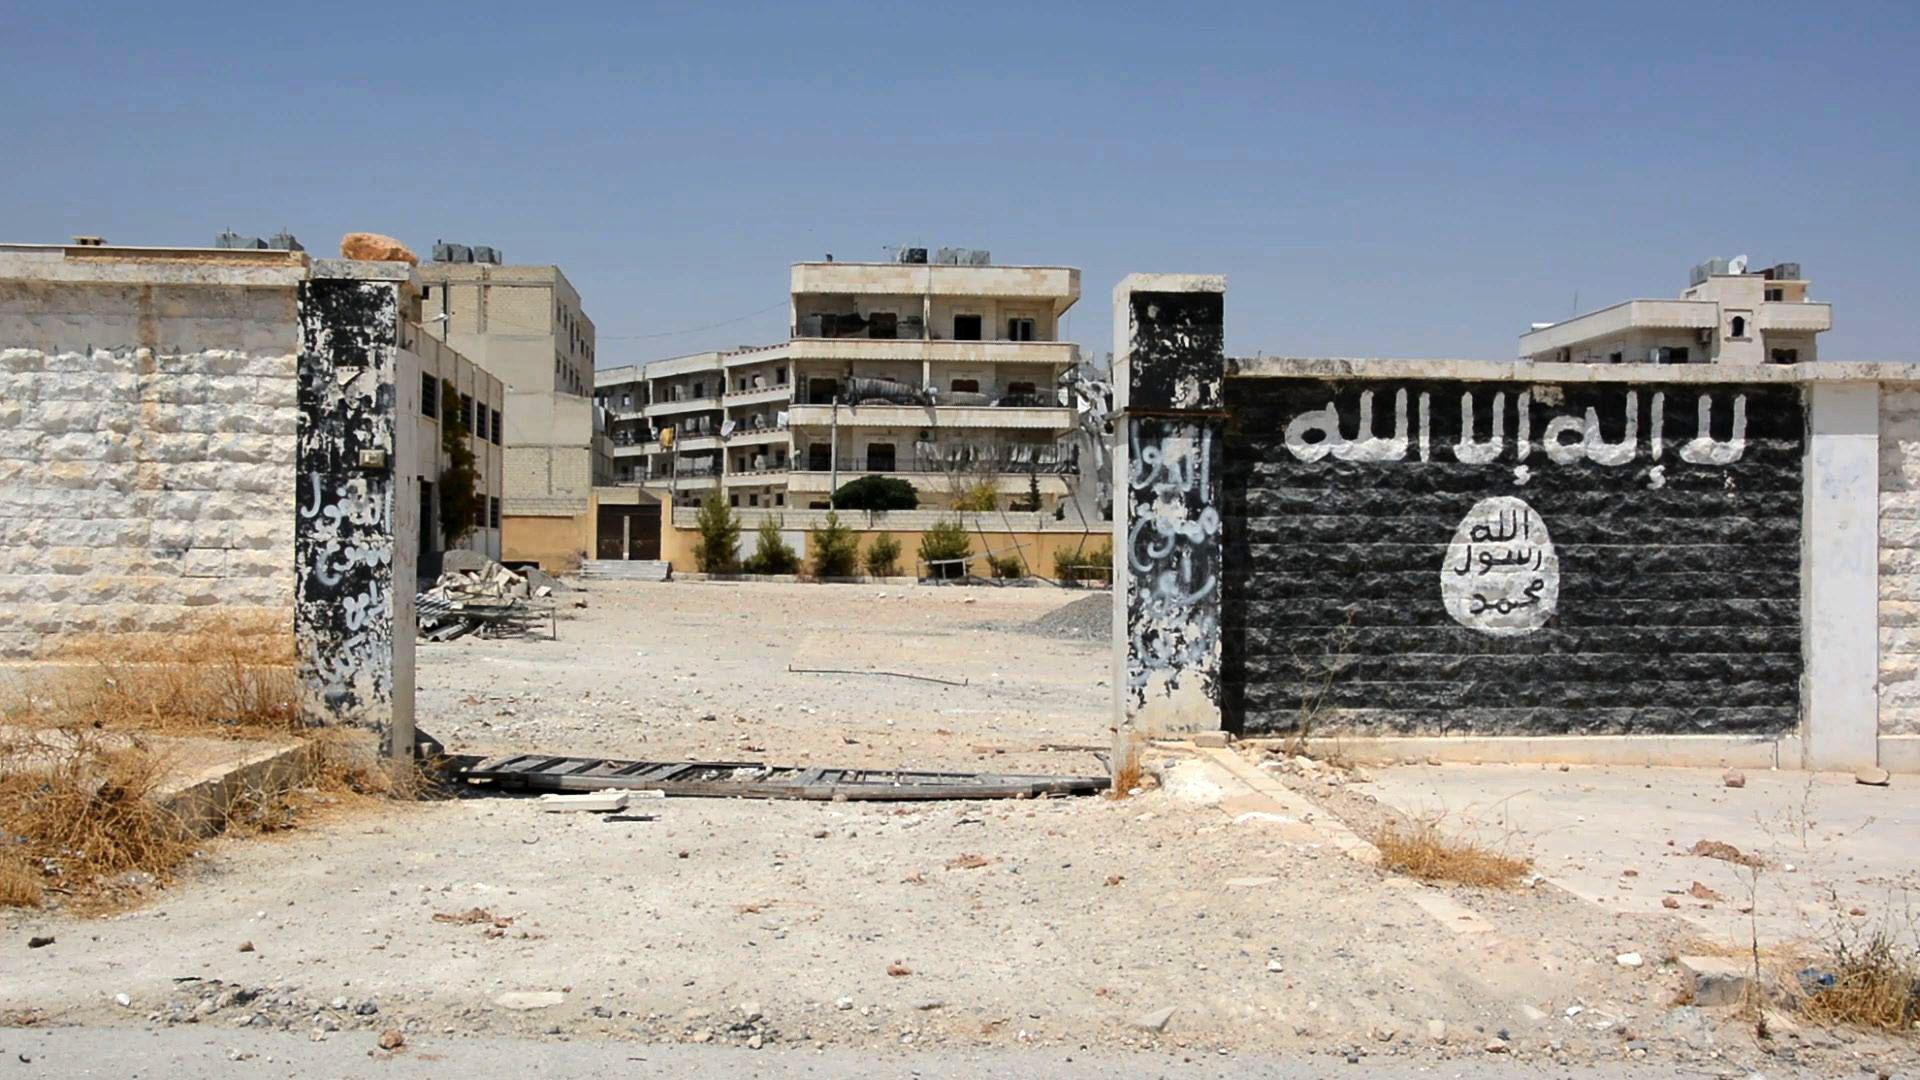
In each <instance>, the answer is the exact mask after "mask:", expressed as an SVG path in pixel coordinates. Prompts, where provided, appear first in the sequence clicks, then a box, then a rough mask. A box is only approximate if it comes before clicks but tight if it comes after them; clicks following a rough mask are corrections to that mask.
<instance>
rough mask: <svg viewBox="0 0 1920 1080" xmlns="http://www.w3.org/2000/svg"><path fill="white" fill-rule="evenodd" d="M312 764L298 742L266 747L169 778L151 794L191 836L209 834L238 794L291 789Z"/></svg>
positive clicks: (303, 779)
mask: <svg viewBox="0 0 1920 1080" xmlns="http://www.w3.org/2000/svg"><path fill="white" fill-rule="evenodd" d="M313 766H314V754H313V753H312V751H311V750H310V749H309V748H308V747H307V746H306V745H304V744H301V743H291V744H288V745H286V746H272V747H268V748H266V749H264V750H256V751H253V752H252V753H249V754H247V755H245V756H244V757H241V758H239V759H237V760H234V761H228V762H223V763H221V764H218V765H213V766H209V767H208V768H206V769H203V770H201V771H200V772H199V773H198V774H196V775H193V776H189V777H184V778H182V779H180V780H177V781H174V782H173V783H170V784H168V785H167V786H165V787H163V788H161V789H160V790H159V791H157V792H155V793H154V798H155V800H156V801H157V802H159V804H160V805H161V806H162V807H164V808H166V809H167V810H169V811H171V812H172V813H173V814H174V815H175V816H176V817H178V818H179V819H180V821H181V823H182V824H184V825H185V826H186V827H187V828H188V829H189V830H191V831H192V832H193V834H194V835H195V836H212V835H214V834H215V833H218V832H219V831H220V830H221V829H222V828H223V827H224V826H225V824H226V820H227V813H228V811H229V810H230V809H231V808H232V807H233V804H234V803H235V802H236V801H238V800H239V799H240V798H242V797H243V796H250V795H278V794H282V793H284V792H287V791H291V790H293V789H294V788H297V787H300V786H301V785H303V784H305V783H307V782H308V781H310V780H311V779H312V778H313Z"/></svg>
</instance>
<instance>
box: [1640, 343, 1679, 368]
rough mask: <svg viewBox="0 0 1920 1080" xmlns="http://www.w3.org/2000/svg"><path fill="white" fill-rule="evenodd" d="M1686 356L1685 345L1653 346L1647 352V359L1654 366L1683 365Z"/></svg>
mask: <svg viewBox="0 0 1920 1080" xmlns="http://www.w3.org/2000/svg"><path fill="white" fill-rule="evenodd" d="M1687 356H1688V353H1687V347H1686V346H1685V345H1667V346H1655V347H1654V348H1652V349H1649V350H1647V358H1648V359H1649V360H1652V361H1653V362H1654V363H1656V364H1684V363H1686V362H1687Z"/></svg>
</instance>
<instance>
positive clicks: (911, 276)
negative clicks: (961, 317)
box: [789, 262, 1080, 314]
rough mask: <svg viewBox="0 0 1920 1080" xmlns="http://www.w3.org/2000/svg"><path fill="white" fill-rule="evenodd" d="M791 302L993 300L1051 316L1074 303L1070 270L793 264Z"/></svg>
mask: <svg viewBox="0 0 1920 1080" xmlns="http://www.w3.org/2000/svg"><path fill="white" fill-rule="evenodd" d="M789 285H790V288H789V291H790V292H791V293H792V294H793V295H795V296H804V295H828V296H963V297H965V296H993V297H1002V298H1007V299H1032V300H1046V301H1049V302H1050V303H1051V304H1052V305H1053V310H1054V313H1055V314H1058V313H1060V312H1063V311H1065V310H1067V309H1068V308H1070V307H1072V306H1073V302H1074V301H1076V300H1078V299H1080V271H1078V270H1076V269H1074V268H1073V267H1070V266H952V265H944V264H940V263H932V264H929V263H848V262H831V263H795V264H794V266H793V270H792V275H791V278H790V281H789Z"/></svg>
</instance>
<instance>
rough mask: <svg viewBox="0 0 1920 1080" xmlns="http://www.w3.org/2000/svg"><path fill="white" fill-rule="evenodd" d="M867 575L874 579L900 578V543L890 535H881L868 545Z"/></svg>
mask: <svg viewBox="0 0 1920 1080" xmlns="http://www.w3.org/2000/svg"><path fill="white" fill-rule="evenodd" d="M866 562H867V573H869V574H872V575H873V576H874V577H899V576H900V541H898V540H895V539H894V538H893V536H892V534H890V533H881V534H880V538H879V539H878V540H875V541H874V542H873V543H871V544H869V545H867V556H866Z"/></svg>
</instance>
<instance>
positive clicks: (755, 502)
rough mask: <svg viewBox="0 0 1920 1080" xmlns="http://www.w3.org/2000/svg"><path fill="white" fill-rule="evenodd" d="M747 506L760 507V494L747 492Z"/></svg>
mask: <svg viewBox="0 0 1920 1080" xmlns="http://www.w3.org/2000/svg"><path fill="white" fill-rule="evenodd" d="M747 505H748V506H759V505H760V496H759V495H758V494H756V493H754V492H751V491H749V492H747Z"/></svg>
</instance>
